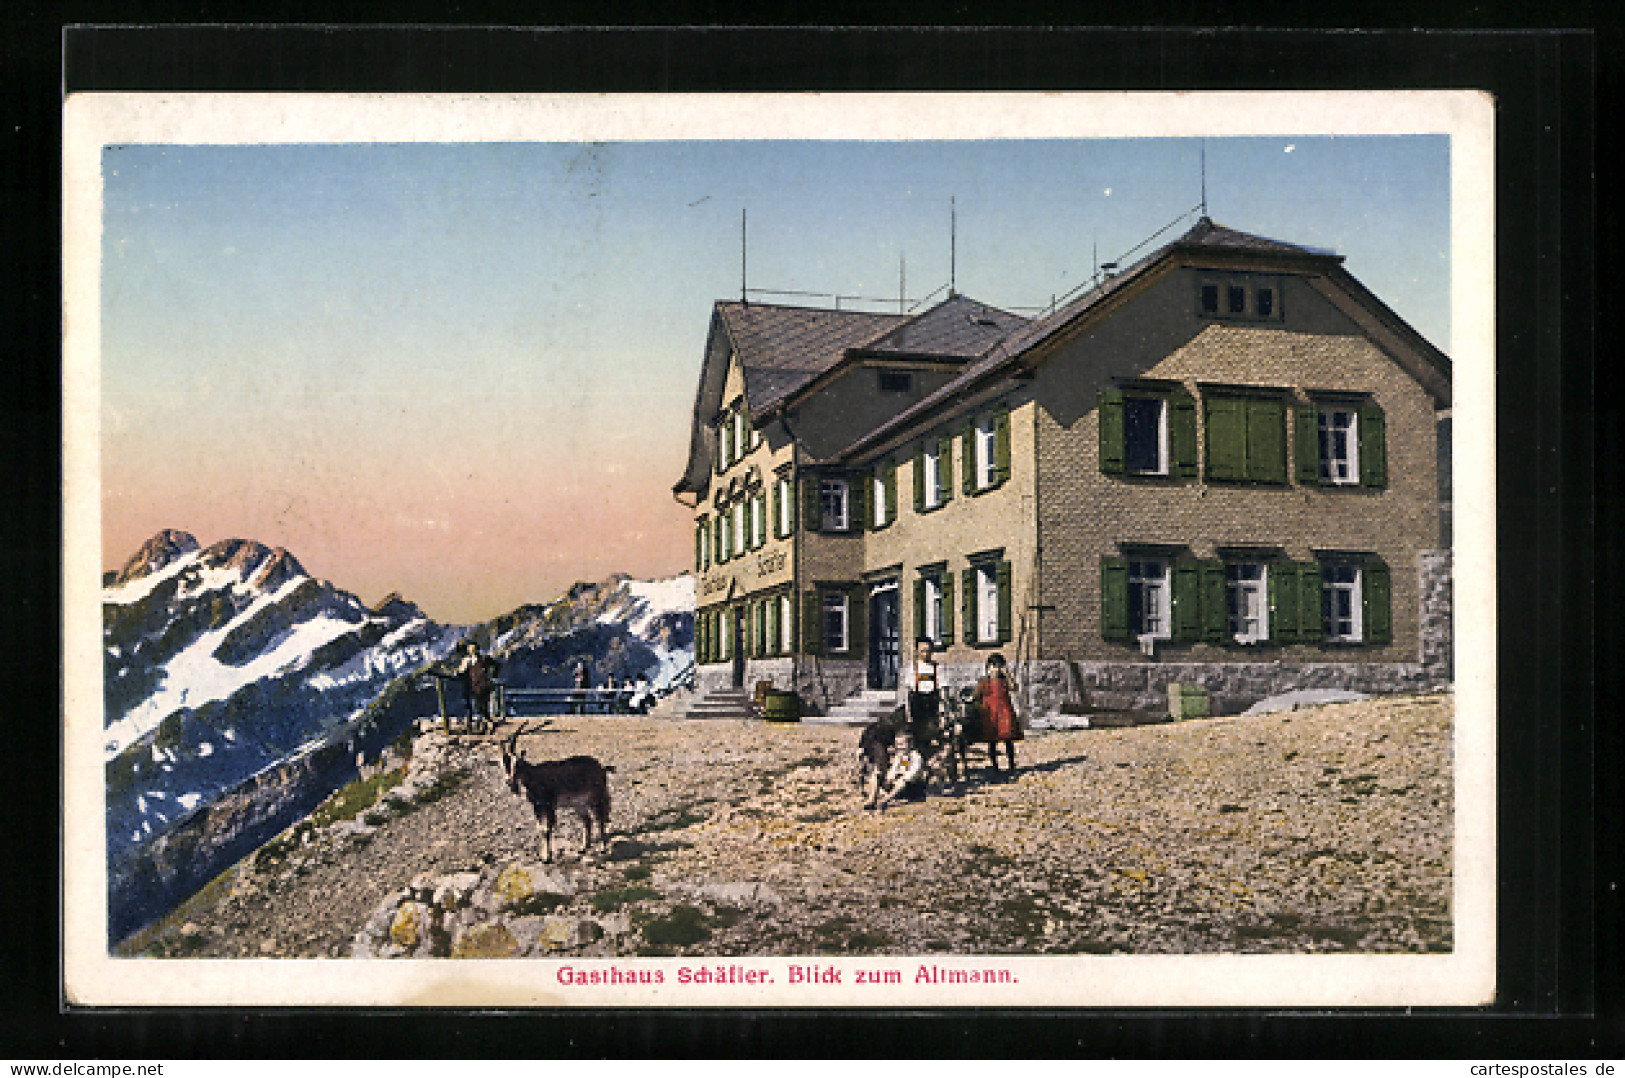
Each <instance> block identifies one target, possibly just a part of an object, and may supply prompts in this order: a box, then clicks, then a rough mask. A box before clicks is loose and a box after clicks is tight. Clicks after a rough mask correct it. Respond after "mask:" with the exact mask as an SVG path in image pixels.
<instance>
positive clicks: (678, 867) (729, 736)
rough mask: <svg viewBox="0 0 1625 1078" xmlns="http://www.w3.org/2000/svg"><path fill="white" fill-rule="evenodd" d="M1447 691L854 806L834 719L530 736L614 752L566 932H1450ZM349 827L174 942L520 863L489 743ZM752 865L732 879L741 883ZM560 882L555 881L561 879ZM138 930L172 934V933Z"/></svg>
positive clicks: (311, 952)
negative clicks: (599, 841) (424, 879)
mask: <svg viewBox="0 0 1625 1078" xmlns="http://www.w3.org/2000/svg"><path fill="white" fill-rule="evenodd" d="M1451 712H1452V704H1451V698H1450V697H1449V696H1430V697H1408V698H1388V699H1377V700H1368V701H1360V702H1356V703H1346V704H1336V705H1330V706H1325V707H1319V708H1314V709H1309V710H1301V711H1295V712H1286V713H1278V714H1271V715H1261V716H1252V717H1232V718H1218V719H1206V720H1194V721H1189V722H1183V723H1176V724H1166V725H1159V726H1141V727H1133V728H1126V729H1095V730H1070V731H1055V732H1048V733H1041V734H1033V735H1030V736H1029V737H1028V739H1027V741H1025V742H1024V743H1022V744H1021V746H1020V747H1019V760H1018V762H1019V764H1020V771H1019V774H1018V775H1017V776H1016V777H1014V778H1013V779H1005V780H1004V781H996V780H994V779H993V778H992V776H990V775H989V774H988V773H987V772H986V771H985V770H983V767H982V761H983V759H985V757H982V756H980V754H978V755H977V756H976V757H975V766H973V768H972V772H971V776H970V778H969V780H968V781H967V782H965V783H963V784H962V785H961V786H960V787H959V788H958V789H950V790H946V791H943V792H942V793H941V794H940V795H938V794H933V796H932V797H930V798H929V799H928V800H926V801H925V802H922V803H904V804H897V805H894V806H892V807H891V808H890V809H888V810H887V811H885V812H884V813H875V812H866V811H864V810H863V808H862V807H861V797H860V793H859V791H858V789H857V786H856V783H855V767H854V759H855V747H856V744H857V738H858V731H857V730H856V729H852V728H843V727H831V726H819V725H812V724H800V725H787V726H780V725H772V726H770V725H766V724H761V723H745V722H729V721H682V720H659V719H648V718H638V717H578V716H567V717H559V718H555V719H553V720H552V721H551V723H550V724H549V725H547V726H545V727H543V728H541V729H538V730H534V731H533V732H531V733H530V734H527V735H526V736H525V737H524V738H523V739H522V741H521V745H522V746H523V747H525V748H526V750H527V753H528V755H529V757H530V758H532V759H549V758H559V757H563V756H568V755H573V754H575V753H588V754H591V755H594V756H597V757H599V758H600V759H601V760H603V761H604V762H605V763H609V764H613V765H614V766H615V767H616V772H615V774H613V775H612V776H611V782H610V789H611V793H612V796H613V798H614V809H613V813H612V817H611V847H610V850H609V851H608V853H607V854H604V853H595V854H593V855H592V856H591V857H589V858H587V859H582V858H581V856H580V834H581V832H580V830H579V826H578V825H577V824H576V823H575V821H574V819H573V818H571V819H570V820H569V821H568V822H566V821H565V820H564V819H563V818H562V817H561V836H560V837H559V838H557V839H555V846H556V848H557V851H558V853H559V859H558V866H557V867H558V868H559V869H561V870H562V871H563V873H564V874H565V875H566V876H568V877H569V878H570V879H571V880H572V882H573V883H574V884H575V888H576V890H575V895H574V897H573V898H572V899H570V900H568V901H567V902H566V903H565V905H563V906H562V907H561V908H559V909H558V910H557V912H559V913H562V914H571V913H579V914H580V915H581V916H583V917H597V918H600V919H605V918H609V919H613V918H620V919H621V921H622V922H623V923H624V924H626V925H630V926H633V927H632V928H631V929H626V930H619V931H612V932H610V933H609V934H607V935H605V936H604V937H603V938H601V939H598V940H596V941H595V942H592V943H589V944H586V945H585V946H583V947H581V948H580V949H579V950H577V951H576V952H575V953H579V954H583V955H611V954H674V953H684V954H714V955H734V954H812V953H828V954H839V953H927V952H951V953H957V954H974V953H1012V954H1015V953H1027V954H1036V953H1110V952H1126V953H1153V952H1169V953H1193V952H1215V951H1232V952H1270V953H1282V952H1314V951H1369V952H1421V951H1437V950H1449V949H1450V946H1451V924H1450V908H1449V898H1450V885H1451V878H1450V858H1451V849H1450V834H1451V827H1452V799H1451V782H1450V773H1451V756H1450V742H1451ZM448 753H449V759H450V760H451V761H452V763H453V764H455V765H456V766H459V767H462V768H464V769H466V771H467V775H468V777H467V779H466V780H465V781H464V782H463V783H462V784H461V785H460V786H458V787H457V788H456V789H455V790H453V791H452V792H451V793H449V794H448V795H446V796H444V797H443V798H441V799H440V800H437V801H434V802H432V803H427V804H423V805H421V806H420V807H418V808H417V809H416V810H415V811H412V812H410V813H409V814H406V815H401V816H392V817H391V818H390V819H389V820H388V821H387V822H385V823H383V824H381V825H380V826H378V827H377V828H376V830H374V831H372V832H371V833H370V834H367V835H364V836H361V837H356V836H348V835H329V836H326V837H324V838H322V839H321V840H319V841H317V842H314V843H312V844H311V845H310V846H308V847H306V848H304V849H303V850H301V851H299V852H297V853H295V854H294V855H292V856H290V857H289V858H287V859H286V860H285V861H283V862H282V863H280V864H279V865H276V866H274V867H273V868H270V869H268V870H267V871H263V872H250V873H245V875H244V877H243V879H242V880H241V881H240V882H239V884H238V886H237V888H236V891H235V893H234V894H233V895H232V897H230V898H228V899H226V900H224V901H222V902H220V903H219V904H217V905H216V906H214V907H212V908H210V909H207V910H204V911H200V912H198V913H195V914H194V915H193V917H192V921H191V923H190V925H189V926H188V927H186V928H184V929H183V930H182V931H184V933H185V936H184V938H185V940H186V941H187V947H186V949H185V952H184V953H188V954H191V955H197V956H205V957H207V956H233V955H239V956H255V957H260V956H266V955H277V956H305V957H311V956H334V957H337V956H343V955H348V954H349V953H350V947H351V942H352V940H353V939H354V937H355V935H356V932H357V930H358V929H359V928H360V927H361V926H362V925H363V924H364V923H366V921H367V919H368V917H369V916H370V915H371V914H372V913H373V911H374V910H375V909H376V908H377V907H378V906H379V904H380V903H381V902H383V901H385V900H386V899H388V898H389V897H390V896H391V895H392V894H395V893H397V892H398V891H399V890H400V888H401V887H402V886H403V885H405V884H407V883H408V882H409V881H410V880H412V879H413V877H415V876H418V875H419V874H421V873H433V874H444V873H450V872H454V871H459V870H465V869H486V870H490V871H494V870H495V869H496V868H499V867H501V866H503V865H505V864H508V863H511V862H515V861H524V862H534V861H538V860H540V855H541V842H540V831H539V829H538V827H537V825H536V823H535V821H534V819H533V818H532V816H531V814H530V810H529V807H528V805H526V804H525V803H524V802H523V801H522V800H521V799H520V798H519V797H517V796H515V795H513V794H511V793H509V792H508V790H507V787H506V785H505V783H503V781H502V773H501V769H500V765H499V763H498V758H497V750H496V747H495V745H494V744H492V743H491V742H489V741H485V742H473V741H468V742H462V743H461V744H453V745H451V746H449V748H448ZM746 885H758V886H746ZM561 901H563V900H561ZM178 938H181V937H180V936H179V934H177V936H176V937H173V938H172V939H171V940H169V941H166V944H165V945H164V949H165V950H169V951H170V953H177V952H176V951H175V949H174V943H175V939H178Z"/></svg>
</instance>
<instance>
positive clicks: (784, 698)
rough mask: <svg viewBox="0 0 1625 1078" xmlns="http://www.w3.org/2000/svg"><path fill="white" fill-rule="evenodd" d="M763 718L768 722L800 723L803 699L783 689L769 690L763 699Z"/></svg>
mask: <svg viewBox="0 0 1625 1078" xmlns="http://www.w3.org/2000/svg"><path fill="white" fill-rule="evenodd" d="M762 717H763V718H764V719H766V720H767V721H768V722H800V721H801V697H799V696H797V695H796V694H795V693H793V692H785V691H783V690H782V689H773V690H769V691H768V693H767V695H766V696H765V697H763V699H762Z"/></svg>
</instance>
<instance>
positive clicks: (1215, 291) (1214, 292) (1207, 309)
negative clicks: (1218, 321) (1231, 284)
mask: <svg viewBox="0 0 1625 1078" xmlns="http://www.w3.org/2000/svg"><path fill="white" fill-rule="evenodd" d="M1202 313H1203V314H1218V313H1219V286H1218V285H1216V284H1205V285H1203V286H1202Z"/></svg>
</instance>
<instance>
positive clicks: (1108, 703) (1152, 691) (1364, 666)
mask: <svg viewBox="0 0 1625 1078" xmlns="http://www.w3.org/2000/svg"><path fill="white" fill-rule="evenodd" d="M1015 676H1016V678H1017V680H1018V683H1019V685H1020V694H1019V696H1020V699H1019V703H1020V704H1021V705H1022V707H1023V709H1024V710H1029V713H1030V714H1034V715H1044V714H1049V713H1052V712H1055V711H1058V710H1060V707H1061V704H1062V703H1063V702H1066V701H1073V702H1075V703H1076V705H1078V706H1081V707H1082V709H1083V710H1084V711H1085V712H1087V711H1089V710H1090V709H1096V708H1098V709H1100V710H1122V709H1128V708H1134V709H1143V710H1147V711H1165V710H1166V709H1167V706H1168V686H1169V685H1170V684H1174V683H1178V684H1184V685H1200V686H1202V687H1203V688H1205V689H1207V691H1208V705H1209V708H1210V710H1211V711H1212V713H1213V714H1215V715H1234V714H1237V713H1238V712H1242V711H1245V710H1247V708H1248V707H1250V706H1252V705H1253V704H1255V703H1257V702H1258V701H1260V700H1262V699H1264V698H1265V697H1269V696H1276V695H1279V694H1281V693H1286V692H1293V691H1296V690H1299V689H1345V690H1348V691H1350V692H1360V693H1366V694H1369V695H1373V696H1376V695H1385V694H1393V693H1413V692H1424V691H1427V690H1430V689H1435V688H1439V687H1441V685H1442V684H1443V683H1444V682H1445V679H1443V678H1441V677H1439V676H1437V673H1436V671H1433V670H1430V669H1429V668H1427V667H1425V666H1423V665H1422V664H1420V663H1287V662H1281V663H1103V662H1073V663H1067V662H1055V661H1047V662H1035V663H1026V664H1021V667H1020V668H1019V669H1018V670H1017V671H1016V675H1015ZM1029 694H1030V695H1029ZM1029 700H1030V701H1031V702H1030V704H1029Z"/></svg>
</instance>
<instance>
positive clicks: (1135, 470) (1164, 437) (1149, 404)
mask: <svg viewBox="0 0 1625 1078" xmlns="http://www.w3.org/2000/svg"><path fill="white" fill-rule="evenodd" d="M1123 470H1124V471H1126V472H1128V473H1129V474H1130V475H1167V474H1168V402H1167V401H1165V400H1163V399H1162V398H1160V397H1128V398H1127V399H1125V400H1124V401H1123Z"/></svg>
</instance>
